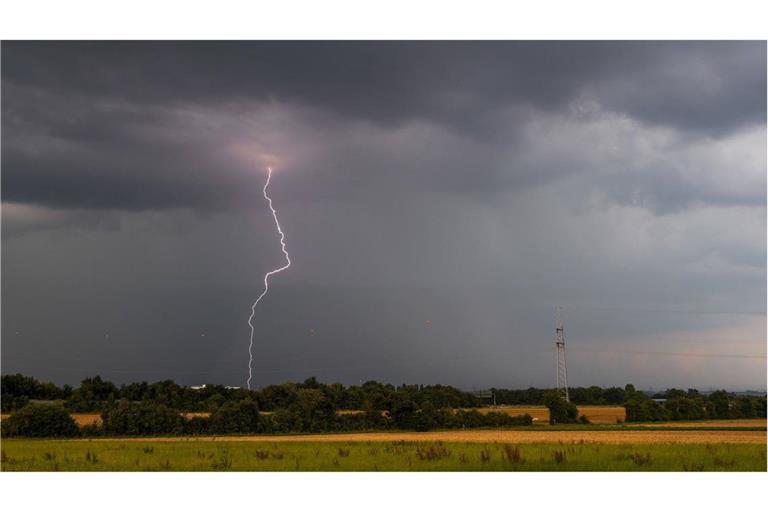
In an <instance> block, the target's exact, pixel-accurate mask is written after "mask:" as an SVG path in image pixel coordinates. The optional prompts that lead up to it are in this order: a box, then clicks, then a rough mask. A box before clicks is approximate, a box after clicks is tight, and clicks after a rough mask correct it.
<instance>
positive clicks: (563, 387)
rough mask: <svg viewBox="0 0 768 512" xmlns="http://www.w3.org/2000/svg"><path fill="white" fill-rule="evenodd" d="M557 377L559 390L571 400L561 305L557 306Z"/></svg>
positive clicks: (567, 400)
mask: <svg viewBox="0 0 768 512" xmlns="http://www.w3.org/2000/svg"><path fill="white" fill-rule="evenodd" d="M555 357H556V363H555V378H556V380H557V391H558V392H560V393H561V394H562V395H563V397H564V398H565V401H566V402H570V401H571V400H570V398H569V397H568V368H567V367H566V365H565V335H564V334H563V321H562V319H561V318H560V306H557V307H556V308H555Z"/></svg>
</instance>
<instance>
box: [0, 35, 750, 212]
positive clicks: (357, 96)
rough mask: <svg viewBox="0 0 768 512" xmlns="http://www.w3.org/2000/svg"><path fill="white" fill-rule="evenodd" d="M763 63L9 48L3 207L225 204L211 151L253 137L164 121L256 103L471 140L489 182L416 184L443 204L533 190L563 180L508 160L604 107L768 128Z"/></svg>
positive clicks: (442, 169)
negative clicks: (544, 130) (577, 109)
mask: <svg viewBox="0 0 768 512" xmlns="http://www.w3.org/2000/svg"><path fill="white" fill-rule="evenodd" d="M764 63H765V45H763V44H761V43H749V42H745V43H738V42H722V43H715V42H710V43H707V42H695V43H694V42H680V43H664V42H651V43H628V42H624V43H610V44H607V43H597V42H578V43H573V42H507V43H505V42H474V43H466V42H444V43H434V42H392V43H383V42H258V43H256V42H254V43H245V42H244V43H239V42H186V43H174V42H112V43H94V42H68V43H61V42H57V43H52V42H37V43H35V42H10V43H5V44H4V45H3V59H2V71H3V77H2V79H3V112H4V116H3V133H4V147H3V155H2V158H3V168H4V172H3V184H4V191H5V194H4V195H5V199H6V200H9V201H18V202H31V203H37V204H43V205H50V206H55V207H78V208H118V209H129V210H140V209H147V208H150V209H152V208H173V207H192V208H196V209H201V210H207V209H220V208H226V207H229V206H231V205H232V204H234V203H237V196H238V191H240V190H242V187H243V185H244V184H243V182H242V181H241V180H238V179H237V177H236V176H235V175H236V174H237V172H236V173H234V174H232V173H230V174H226V173H222V172H218V173H212V172H210V170H211V169H224V168H228V169H238V168H239V169H241V171H239V172H240V174H242V173H243V172H244V166H243V162H235V161H233V159H232V158H231V157H230V156H229V155H226V154H224V153H222V152H221V151H216V148H217V147H221V145H222V144H223V143H225V142H226V141H227V140H231V139H232V138H234V137H237V136H238V135H241V136H245V135H247V129H246V128H244V127H236V126H229V127H222V126H214V127H205V126H203V127H202V128H201V126H200V125H199V124H198V125H195V124H194V123H192V124H190V125H188V126H187V128H188V130H187V132H186V133H185V135H186V136H182V133H184V132H183V128H184V125H183V122H184V121H180V120H179V119H178V115H177V113H176V112H174V109H184V108H187V107H188V106H190V105H192V106H202V107H205V108H207V109H212V110H216V109H220V108H222V107H226V106H229V107H230V109H232V108H234V109H238V108H241V109H246V108H247V105H252V104H254V103H258V104H282V105H289V106H290V105H294V106H296V107H297V108H303V109H305V110H307V109H309V110H312V111H314V112H316V115H319V116H320V118H319V119H304V120H303V122H305V123H306V124H307V125H309V127H310V128H311V130H314V131H315V132H316V133H317V134H322V133H323V132H325V131H327V130H328V129H334V125H335V126H337V127H338V124H339V123H340V122H341V121H343V120H345V119H346V120H348V121H349V122H350V123H354V122H363V123H373V125H374V126H380V127H381V128H382V129H397V128H398V127H403V126H406V125H407V124H408V123H419V122H423V123H427V124H431V125H433V126H436V127H441V128H440V129H442V130H446V131H447V132H448V133H447V134H444V137H443V138H442V139H440V140H438V139H437V138H434V137H433V138H431V139H430V138H427V139H428V140H425V141H424V142H428V143H429V145H426V146H422V147H421V148H420V151H421V153H423V155H424V158H423V159H424V160H425V161H427V162H428V161H430V160H432V161H436V160H439V159H440V156H439V155H440V154H441V153H445V152H446V148H445V144H450V143H452V142H454V141H456V140H457V138H458V137H462V138H467V139H468V141H467V142H466V143H465V145H467V146H468V145H470V144H473V145H474V147H467V148H466V149H467V152H466V153H467V154H469V155H471V154H472V153H473V152H474V153H478V154H482V155H483V157H481V158H472V159H471V160H472V161H475V162H476V163H477V164H478V167H482V168H483V169H485V171H483V172H485V173H486V176H485V177H486V178H488V179H485V180H468V179H466V171H465V169H466V164H467V163H468V162H469V161H470V158H467V162H463V163H461V165H451V164H452V163H459V162H460V160H458V161H457V160H456V159H455V158H451V159H445V162H443V163H442V164H438V165H437V166H431V167H430V166H425V167H428V168H427V170H425V171H424V170H423V171H422V172H417V173H414V174H412V175H413V176H416V178H417V180H418V179H422V180H423V181H424V182H425V183H434V182H435V180H436V179H437V180H439V182H440V187H441V188H442V189H445V190H450V191H454V192H459V191H461V193H472V191H473V187H475V186H482V187H484V188H485V187H490V188H491V189H497V190H498V189H505V188H510V187H519V186H520V185H525V184H526V183H532V184H538V183H543V182H547V181H549V180H550V179H555V178H557V177H558V176H560V175H562V174H564V173H568V172H572V171H569V170H567V169H565V168H563V169H560V170H557V169H553V168H549V169H546V170H541V169H540V168H536V165H533V166H527V167H526V166H522V165H519V164H514V165H511V164H510V163H509V162H508V160H509V159H508V155H507V152H508V151H509V150H510V149H512V148H515V146H516V145H517V144H519V143H520V139H521V130H523V127H524V126H525V125H526V123H527V122H528V121H530V119H532V118H534V117H536V116H537V115H539V114H540V113H547V112H549V113H557V112H563V111H567V110H568V109H569V108H570V106H572V104H573V102H579V101H587V102H589V101H597V102H599V104H600V105H601V108H603V109H605V110H608V111H614V112H619V113H626V114H627V115H629V116H630V117H632V118H635V119H638V120H640V121H645V122H649V123H657V124H661V125H665V126H667V125H668V126H671V127H674V128H677V129H682V130H693V131H697V132H703V133H705V134H710V135H720V134H722V133H724V131H727V130H730V129H733V128H736V127H740V126H744V125H750V124H755V123H758V124H759V123H764V120H765V95H764V91H765V73H764V72H763V71H764ZM322 112H325V114H317V113H322ZM329 119H333V121H329ZM255 122H260V120H259V119H256V120H255ZM171 123H175V125H172V126H168V125H169V124H171ZM164 130H171V131H174V132H175V135H176V136H175V137H174V136H171V135H169V134H168V133H167V132H166V131H164ZM201 130H202V131H204V132H205V133H201ZM451 133H453V134H455V135H451ZM321 138H322V137H321ZM30 141H31V142H30ZM299 142H300V141H299ZM329 144H331V145H332V144H333V142H329ZM30 146H32V147H30ZM363 146H365V145H363ZM281 149H284V148H281ZM340 151H341V152H343V153H344V156H343V157H341V158H345V159H348V160H350V161H353V160H358V161H359V160H367V162H364V165H363V166H364V167H371V166H373V167H375V166H377V165H378V166H382V165H384V166H386V165H390V166H400V167H402V165H404V163H403V162H399V161H398V159H397V157H396V156H397V155H396V154H395V155H382V158H384V159H385V160H379V161H371V160H370V158H369V157H368V156H367V149H366V148H364V149H362V152H363V153H366V155H365V156H364V157H363V158H356V157H355V156H354V152H355V148H351V149H350V150H349V151H347V150H345V149H344V148H340ZM447 152H448V153H450V149H448V150H447ZM347 153H349V154H347ZM393 157H394V158H393ZM339 158H340V156H339V155H330V157H329V161H327V162H323V161H320V162H316V165H317V166H318V167H326V168H327V167H333V166H335V164H336V162H338V160H339ZM419 160H420V159H418V158H417V159H416V161H419ZM387 161H388V162H389V163H388V164H387V163H385V162H387ZM356 163H357V162H356ZM366 164H367V165H366ZM405 165H407V164H405ZM539 167H540V166H539ZM430 170H432V171H434V172H431V171H430ZM476 172H479V171H476ZM619 195H621V194H619Z"/></svg>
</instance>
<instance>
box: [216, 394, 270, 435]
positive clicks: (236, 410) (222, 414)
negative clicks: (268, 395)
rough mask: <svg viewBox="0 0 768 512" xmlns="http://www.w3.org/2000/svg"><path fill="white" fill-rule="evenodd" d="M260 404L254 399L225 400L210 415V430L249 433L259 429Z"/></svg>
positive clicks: (225, 432) (227, 432)
mask: <svg viewBox="0 0 768 512" xmlns="http://www.w3.org/2000/svg"><path fill="white" fill-rule="evenodd" d="M260 422H261V418H260V415H259V406H258V405H257V404H256V402H254V401H253V400H249V399H245V400H240V401H237V402H225V403H224V404H223V405H222V406H221V407H219V408H218V409H216V410H215V411H214V412H213V414H211V417H210V421H209V423H210V430H211V432H212V433H216V434H249V433H254V432H258V431H259V424H260Z"/></svg>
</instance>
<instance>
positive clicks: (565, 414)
mask: <svg viewBox="0 0 768 512" xmlns="http://www.w3.org/2000/svg"><path fill="white" fill-rule="evenodd" d="M544 405H546V406H547V408H548V409H549V424H550V425H557V424H560V423H577V422H578V415H579V411H578V409H576V406H575V405H573V404H572V403H571V402H568V401H567V400H566V399H565V398H563V396H562V395H561V394H560V393H559V392H557V391H553V390H550V391H547V392H546V393H545V395H544Z"/></svg>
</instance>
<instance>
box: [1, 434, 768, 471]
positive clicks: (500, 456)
mask: <svg viewBox="0 0 768 512" xmlns="http://www.w3.org/2000/svg"><path fill="white" fill-rule="evenodd" d="M1 463H2V465H1V467H2V470H3V471H765V470H766V452H765V446H763V445H760V444H725V443H723V444H635V445H629V444H623V445H611V444H600V443H581V442H579V443H570V444H569V443H545V444H514V445H511V444H504V443H442V442H400V441H398V442H217V441H179V442H158V441H148V442H143V441H138V440H137V441H95V440H94V441H91V440H77V441H54V440H4V441H3V443H2V461H1Z"/></svg>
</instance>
